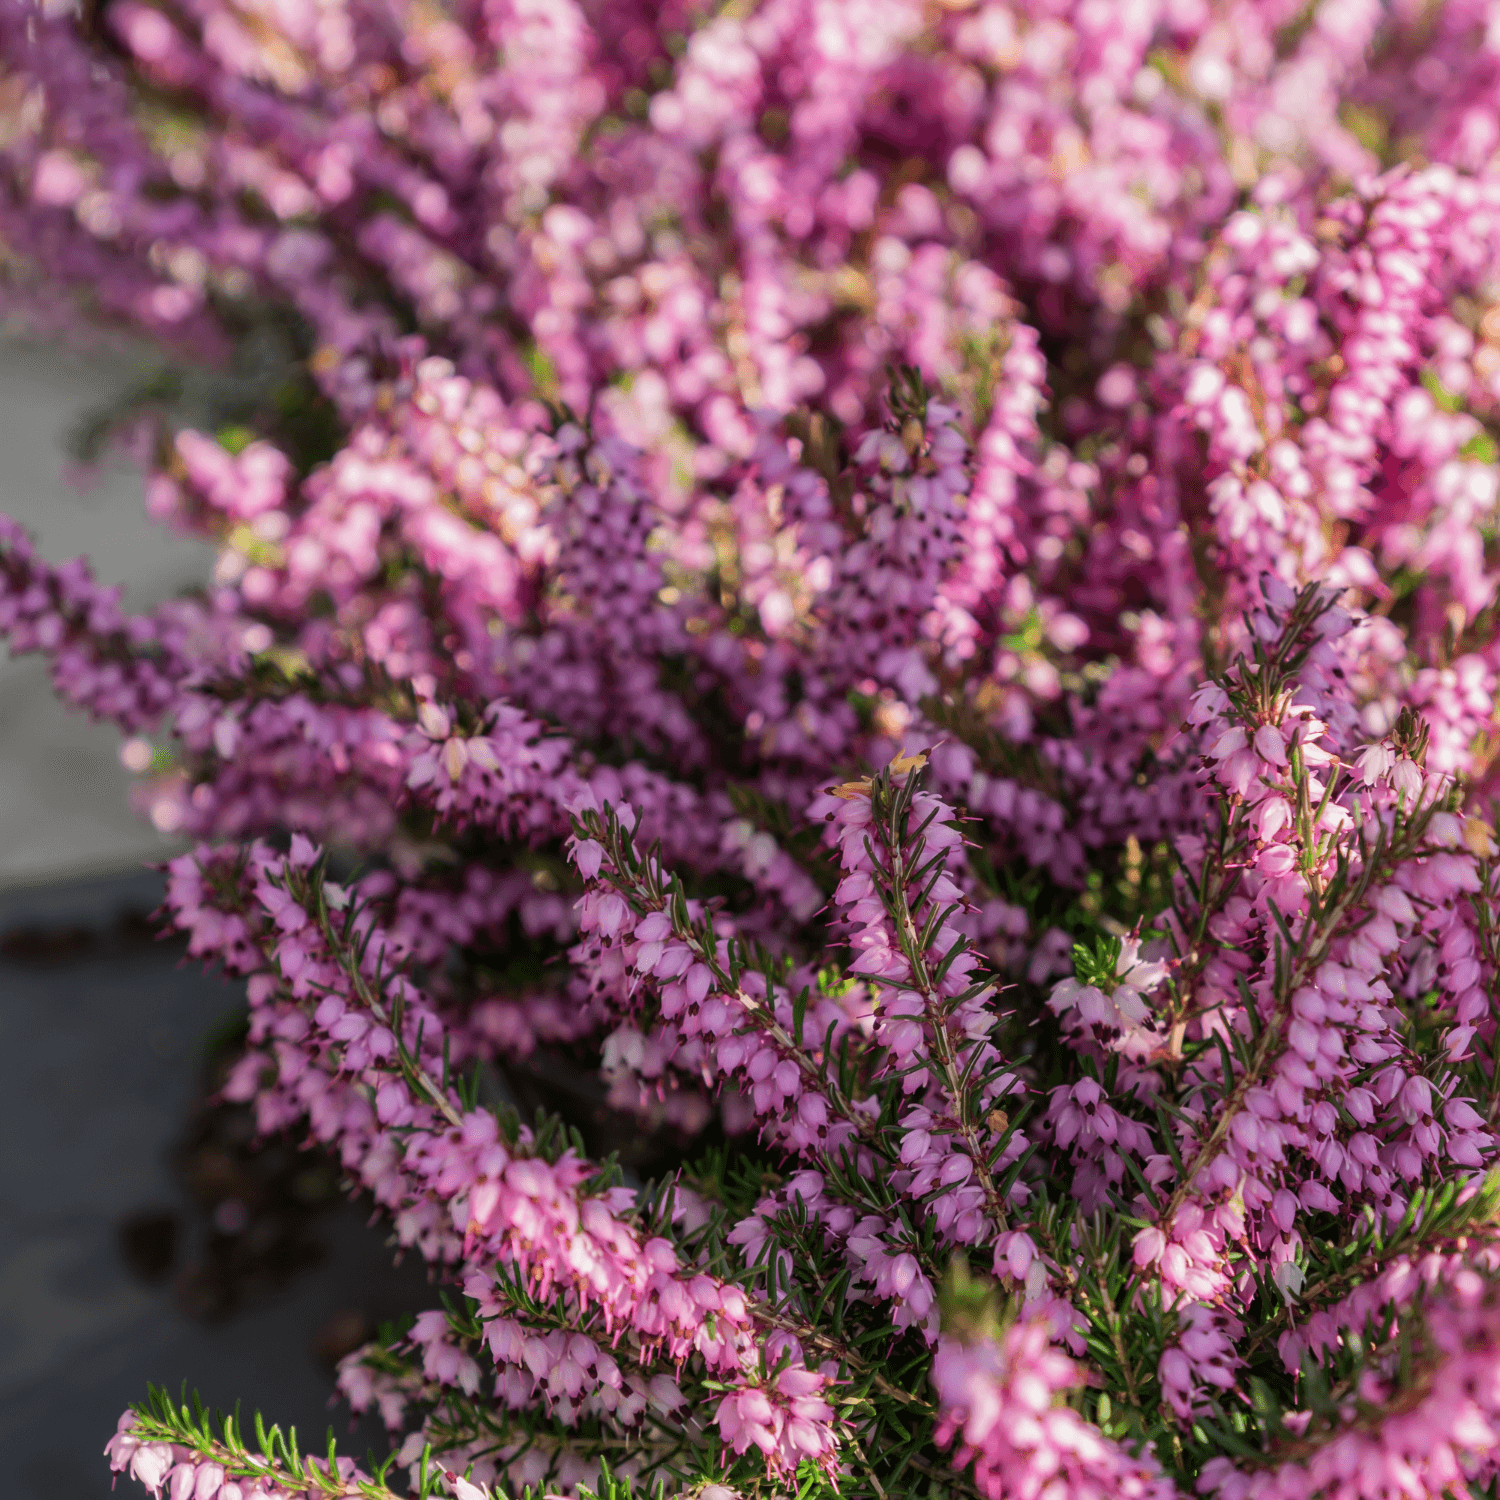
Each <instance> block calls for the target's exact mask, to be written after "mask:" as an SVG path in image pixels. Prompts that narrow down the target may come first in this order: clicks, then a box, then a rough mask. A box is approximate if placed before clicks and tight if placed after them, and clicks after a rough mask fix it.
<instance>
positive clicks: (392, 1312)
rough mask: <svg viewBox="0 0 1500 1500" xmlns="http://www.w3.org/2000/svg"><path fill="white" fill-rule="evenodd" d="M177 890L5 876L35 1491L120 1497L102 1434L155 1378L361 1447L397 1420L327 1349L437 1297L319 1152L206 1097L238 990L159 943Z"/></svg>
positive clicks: (17, 1233) (9, 1092) (8, 1272)
mask: <svg viewBox="0 0 1500 1500" xmlns="http://www.w3.org/2000/svg"><path fill="white" fill-rule="evenodd" d="M160 893H161V886H160V881H159V880H158V878H157V877H155V876H152V875H149V874H132V875H126V876H116V877H108V878H100V879H92V880H86V881H73V882H68V883H64V884H59V885H54V886H46V887H38V888H34V889H30V890H21V891H11V892H7V893H3V894H0V1059H3V1061H4V1066H5V1070H6V1074H7V1078H6V1084H5V1087H4V1088H3V1089H0V1141H3V1142H4V1146H3V1151H0V1447H3V1449H4V1451H5V1453H6V1456H7V1459H8V1469H9V1473H10V1475H11V1481H10V1490H11V1493H12V1494H18V1495H19V1496H20V1497H23V1500H102V1497H103V1496H104V1495H105V1494H107V1493H108V1490H109V1486H110V1475H109V1471H108V1466H107V1463H106V1460H105V1459H104V1458H103V1457H102V1456H101V1450H102V1448H103V1446H104V1443H105V1442H106V1440H107V1439H108V1438H109V1436H110V1435H111V1433H112V1432H113V1431H114V1427H115V1422H116V1419H117V1418H118V1416H119V1414H120V1413H121V1411H123V1410H124V1408H125V1407H126V1406H127V1405H129V1404H130V1403H131V1402H132V1401H134V1400H139V1399H141V1398H142V1397H144V1395H145V1393H146V1387H147V1385H148V1384H149V1383H156V1384H164V1385H168V1386H170V1387H172V1388H173V1389H174V1390H175V1389H176V1388H178V1387H179V1386H180V1385H181V1383H182V1381H183V1380H184V1379H186V1380H187V1381H188V1383H189V1385H190V1387H196V1388H197V1390H198V1391H199V1393H200V1394H201V1395H202V1397H203V1399H204V1401H205V1402H206V1403H208V1404H209V1405H211V1406H219V1407H224V1408H228V1407H232V1406H233V1404H234V1403H235V1401H236V1400H240V1401H243V1403H244V1410H245V1413H246V1415H247V1416H248V1414H249V1413H250V1412H251V1411H252V1410H253V1409H254V1408H256V1407H259V1408H260V1409H261V1410H262V1411H263V1412H264V1413H265V1415H266V1418H267V1421H268V1422H269V1421H273V1420H274V1421H278V1422H280V1423H282V1424H283V1426H285V1425H286V1424H288V1423H292V1424H295V1425H296V1426H297V1428H298V1431H299V1435H300V1436H301V1438H302V1440H303V1442H304V1446H308V1447H313V1448H317V1447H321V1446H322V1444H323V1441H324V1436H325V1433H326V1430H327V1428H328V1426H329V1425H330V1424H331V1425H332V1426H333V1428H334V1431H335V1433H336V1434H337V1435H338V1437H339V1441H340V1447H341V1449H343V1451H346V1452H350V1453H354V1454H362V1453H363V1452H364V1451H365V1449H366V1448H367V1447H368V1446H370V1445H371V1444H379V1443H380V1435H379V1433H378V1431H376V1430H375V1429H373V1428H370V1427H366V1426H361V1427H360V1428H359V1429H358V1430H356V1431H352V1432H351V1428H350V1419H349V1416H348V1413H347V1410H346V1409H344V1408H343V1407H341V1406H340V1407H334V1408H330V1406H329V1397H330V1395H331V1393H332V1361H333V1359H334V1358H335V1357H336V1356H337V1355H338V1354H340V1353H342V1352H345V1351H346V1350H347V1349H348V1348H349V1347H352V1346H353V1344H354V1343H355V1342H357V1341H358V1339H359V1338H360V1336H361V1334H362V1333H363V1331H364V1330H365V1329H367V1328H369V1327H371V1326H372V1325H373V1324H374V1323H376V1322H378V1321H381V1320H384V1319H387V1318H393V1317H396V1316H399V1315H400V1314H402V1313H403V1312H408V1311H415V1310H417V1309H419V1308H421V1307H423V1306H430V1305H435V1304H436V1295H435V1293H434V1292H432V1291H430V1290H429V1288H428V1287H427V1285H426V1281H425V1273H424V1272H423V1270H422V1269H421V1268H420V1267H419V1266H418V1265H416V1264H413V1263H410V1262H409V1263H408V1264H407V1265H406V1266H404V1267H402V1268H400V1269H394V1268H393V1267H392V1262H391V1253H390V1251H389V1250H388V1249H387V1248H386V1247H385V1245H384V1244H383V1242H382V1236H381V1233H380V1232H379V1231H378V1230H370V1229H367V1228H366V1227H365V1216H364V1215H363V1214H362V1213H361V1212H360V1211H359V1210H358V1209H357V1208H355V1207H353V1206H351V1205H348V1204H344V1203H341V1202H339V1201H338V1196H337V1193H336V1182H335V1180H334V1174H332V1173H331V1172H330V1170H329V1169H328V1168H327V1166H326V1164H325V1163H323V1162H321V1161H320V1160H319V1159H317V1158H313V1157H309V1156H307V1155H305V1154H302V1153H296V1152H287V1151H282V1152H281V1154H280V1155H279V1156H276V1157H273V1158H267V1157H259V1156H257V1155H256V1154H255V1153H252V1152H249V1151H248V1148H247V1142H246V1141H245V1139H244V1137H245V1135H246V1134H247V1131H246V1130H245V1128H244V1125H243V1123H238V1124H237V1123H236V1122H235V1117H234V1115H233V1114H232V1113H231V1114H226V1113H224V1112H215V1111H211V1110H209V1111H206V1110H205V1109H204V1096H203V1084H204V1080H205V1077H207V1078H209V1080H210V1081H211V1062H210V1060H209V1058H208V1056H207V1053H206V1052H205V1048H210V1049H211V1048H212V1047H213V1046H214V1039H215V1038H216V1037H217V1039H218V1045H219V1047H220V1048H222V1046H223V1043H224V1038H225V1037H226V1035H232V1032H233V1027H234V1023H235V1017H236V1016H237V1015H238V1014H239V1013H240V1011H241V1008H242V1005H243V1001H242V997H241V996H240V994H239V993H238V990H237V988H236V987H234V986H231V985H229V984H227V983H225V982H224V981H223V979H222V978H219V977H217V976H210V975H205V974H204V973H203V971H202V969H201V968H200V966H199V965H198V964H196V963H195V962H188V961H185V960H184V958H183V954H182V950H181V948H180V947H179V946H177V945H175V944H174V945H168V944H162V943H158V942H156V941H154V940H153V938H152V935H151V929H150V925H149V923H147V922H146V920H145V918H146V915H147V913H149V912H150V911H151V910H152V909H153V908H154V906H155V905H156V903H157V902H158V901H159V899H160ZM206 1069H207V1072H206ZM346 1445H347V1446H346ZM380 1451H382V1452H383V1451H384V1448H383V1446H382V1447H381V1448H380ZM128 1483H129V1481H122V1484H128ZM122 1493H123V1492H122Z"/></svg>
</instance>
